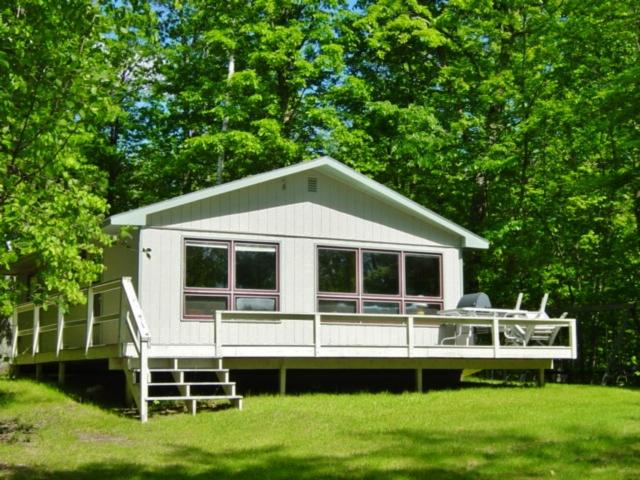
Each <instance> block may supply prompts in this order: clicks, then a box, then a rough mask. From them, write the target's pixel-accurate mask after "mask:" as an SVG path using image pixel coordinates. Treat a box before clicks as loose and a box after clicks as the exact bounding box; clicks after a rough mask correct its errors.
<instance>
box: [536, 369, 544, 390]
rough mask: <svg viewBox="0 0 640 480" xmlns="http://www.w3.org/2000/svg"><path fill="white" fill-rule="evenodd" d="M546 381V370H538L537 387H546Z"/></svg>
mask: <svg viewBox="0 0 640 480" xmlns="http://www.w3.org/2000/svg"><path fill="white" fill-rule="evenodd" d="M544 384H545V379H544V368H540V369H538V375H537V377H536V385H538V387H544Z"/></svg>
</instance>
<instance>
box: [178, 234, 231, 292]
mask: <svg viewBox="0 0 640 480" xmlns="http://www.w3.org/2000/svg"><path fill="white" fill-rule="evenodd" d="M228 257H229V255H228V249H227V246H226V245H208V244H187V265H186V278H185V284H186V286H187V287H202V288H227V287H228V270H229V269H228V267H227V265H228V262H229V259H228Z"/></svg>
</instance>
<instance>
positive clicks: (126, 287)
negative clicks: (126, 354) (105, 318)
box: [122, 277, 151, 354]
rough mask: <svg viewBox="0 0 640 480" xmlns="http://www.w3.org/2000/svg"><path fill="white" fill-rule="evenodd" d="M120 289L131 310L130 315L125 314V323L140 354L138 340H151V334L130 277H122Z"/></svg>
mask: <svg viewBox="0 0 640 480" xmlns="http://www.w3.org/2000/svg"><path fill="white" fill-rule="evenodd" d="M122 291H123V293H124V295H123V296H124V299H125V300H126V302H127V306H128V307H129V310H130V311H131V315H126V317H125V318H126V321H125V323H126V325H127V328H128V329H129V333H130V334H131V338H132V339H133V343H134V345H135V347H136V350H137V351H138V354H140V342H147V343H148V342H149V341H150V340H151V334H150V333H149V327H147V322H146V321H145V318H144V313H143V312H142V307H141V306H140V302H139V301H138V296H137V295H136V292H135V289H134V288H133V283H132V281H131V277H122ZM130 319H133V322H132V321H130Z"/></svg>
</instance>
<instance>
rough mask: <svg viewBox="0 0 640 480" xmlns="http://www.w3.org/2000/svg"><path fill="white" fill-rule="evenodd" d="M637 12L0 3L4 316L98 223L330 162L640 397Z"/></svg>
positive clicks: (331, 0)
mask: <svg viewBox="0 0 640 480" xmlns="http://www.w3.org/2000/svg"><path fill="white" fill-rule="evenodd" d="M639 57H640V3H639V2H637V0H602V1H598V2H590V1H587V2H585V1H584V0H537V1H533V0H449V1H446V0H433V1H420V2H419V1H415V0H371V1H355V2H354V1H353V0H351V1H341V0H326V1H317V0H309V1H301V0H300V1H295V0H254V1H250V0H229V1H204V0H183V1H178V0H175V1H133V0H57V1H50V0H6V1H4V2H2V6H0V178H1V181H0V239H1V240H2V243H1V244H0V271H1V272H3V273H4V275H2V276H0V307H1V308H2V310H3V312H4V313H7V312H9V311H11V308H12V306H13V305H14V304H15V302H16V301H17V298H19V296H20V295H21V292H20V291H19V285H18V284H17V283H16V282H14V281H13V280H12V278H11V275H9V274H11V273H14V272H15V271H16V270H17V269H18V268H19V266H20V264H21V262H23V261H24V259H25V258H30V259H32V260H34V259H35V262H36V263H37V264H38V266H39V271H38V273H37V275H36V276H35V277H34V278H33V282H32V285H31V289H32V295H33V298H34V299H35V300H36V301H40V302H42V301H44V300H45V299H46V298H47V297H48V296H51V295H54V294H62V296H63V297H64V298H66V299H67V300H68V301H70V302H73V301H78V299H79V287H80V286H82V285H85V284H87V283H88V282H90V281H92V280H94V279H95V278H96V275H97V274H99V272H100V269H101V266H100V265H101V264H100V255H101V252H102V248H103V247H104V246H105V245H107V244H108V243H109V242H111V241H113V239H110V238H109V237H108V236H106V235H105V234H104V233H103V232H102V230H101V225H102V222H103V221H104V219H105V217H106V216H107V215H109V214H113V213H117V212H120V211H123V210H127V209H130V208H135V207H138V206H140V205H144V204H147V203H150V202H154V201H158V200H162V199H165V198H169V197H172V196H175V195H179V194H182V193H186V192H190V191H193V190H196V189H200V188H204V187H207V186H210V185H214V184H216V183H219V182H226V181H229V180H234V179H237V178H240V177H243V176H246V175H250V174H255V173H259V172H263V171H268V170H271V169H274V168H278V167H282V166H285V165H290V164H293V163H296V162H299V161H303V160H305V159H310V158H313V157H316V156H319V155H330V156H332V157H334V158H336V159H338V160H340V161H342V162H344V163H345V164H347V165H349V166H351V167H353V168H355V169H356V170H358V171H360V172H362V173H364V174H366V175H368V176H370V177H372V178H374V179H375V180H377V181H379V182H381V183H383V184H385V185H387V186H389V187H390V188H392V189H394V190H397V191H399V192H401V193H402V194H404V195H406V196H407V197H409V198H411V199H413V200H415V201H416V202H418V203H420V204H422V205H425V206H427V207H428V208H430V209H432V210H434V211H436V212H438V213H440V214H442V215H444V216H445V217H448V218H450V219H452V220H454V221H456V222H457V223H459V224H461V225H463V226H465V227H467V228H469V229H470V230H472V231H474V232H476V233H478V234H480V235H482V236H484V237H486V238H487V239H488V240H489V241H490V242H491V248H490V249H489V250H488V251H481V252H467V254H466V258H465V268H466V271H465V279H466V285H465V289H466V291H479V290H482V291H485V292H488V293H489V294H490V296H491V299H492V301H493V302H494V303H495V304H496V305H506V306H508V305H511V304H512V303H513V302H514V301H515V296H516V294H517V293H518V292H520V291H523V292H526V294H527V299H528V302H529V303H530V304H531V307H532V308H533V307H535V304H536V302H537V301H538V300H539V298H540V297H541V296H542V294H543V292H547V291H548V292H551V302H552V303H551V304H550V306H551V308H552V310H554V311H556V312H561V311H563V310H568V311H569V313H570V315H571V316H576V317H577V318H578V321H579V323H578V325H579V333H580V337H579V344H580V358H579V360H578V361H577V362H572V363H568V364H564V365H561V368H562V369H563V370H564V371H565V373H568V374H569V375H570V378H572V379H575V380H580V381H603V382H605V383H611V382H618V383H634V382H636V383H637V382H638V380H640V377H638V356H639V355H640V339H639V333H640V319H639V318H638V311H637V303H636V302H637V299H638V296H639V292H640V281H639V279H638V269H639V267H640V58H639Z"/></svg>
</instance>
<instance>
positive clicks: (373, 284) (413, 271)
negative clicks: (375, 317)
mask: <svg viewBox="0 0 640 480" xmlns="http://www.w3.org/2000/svg"><path fill="white" fill-rule="evenodd" d="M317 268H318V278H317V281H318V283H317V285H318V287H317V288H318V293H317V301H318V311H319V312H338V313H373V314H376V313H377V314H400V313H406V314H414V315H424V314H430V313H434V312H437V311H438V310H440V309H442V256H441V255H438V254H431V253H413V252H401V251H388V250H367V249H359V248H339V247H318V261H317Z"/></svg>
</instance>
